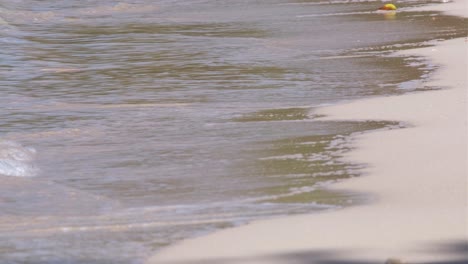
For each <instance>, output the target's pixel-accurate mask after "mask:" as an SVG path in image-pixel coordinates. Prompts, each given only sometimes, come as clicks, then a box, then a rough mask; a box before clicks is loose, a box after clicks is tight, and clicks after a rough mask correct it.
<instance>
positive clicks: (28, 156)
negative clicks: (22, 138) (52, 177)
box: [0, 140, 38, 177]
mask: <svg viewBox="0 0 468 264" xmlns="http://www.w3.org/2000/svg"><path fill="white" fill-rule="evenodd" d="M35 157H36V150H35V149H34V148H31V147H25V146H22V145H21V144H19V143H16V142H13V141H3V140H0V175H4V176H16V177H32V176H35V175H36V174H37V171H38V170H37V168H36V167H35V166H34V164H33V162H34V159H35Z"/></svg>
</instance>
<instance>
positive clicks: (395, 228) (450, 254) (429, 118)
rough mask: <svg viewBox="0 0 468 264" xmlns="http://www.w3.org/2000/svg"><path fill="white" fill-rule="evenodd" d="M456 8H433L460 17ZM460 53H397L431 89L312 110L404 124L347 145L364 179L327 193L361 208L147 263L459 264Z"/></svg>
mask: <svg viewBox="0 0 468 264" xmlns="http://www.w3.org/2000/svg"><path fill="white" fill-rule="evenodd" d="M466 4H467V2H466V1H464V0H461V1H456V2H454V3H447V4H440V5H437V9H444V10H448V11H449V12H450V14H456V15H463V16H465V17H466V16H467V15H468V11H467V9H466ZM454 10H456V11H454ZM454 12H455V13H454ZM467 48H468V42H467V41H466V39H454V40H449V41H443V42H440V43H439V44H437V45H436V46H434V47H429V48H422V49H417V50H411V51H405V52H404V53H405V54H412V55H419V56H425V57H429V58H430V59H431V60H432V62H433V63H434V64H435V65H439V66H440V68H439V69H438V70H437V71H436V73H435V74H434V75H433V76H432V79H431V81H430V82H428V83H424V85H425V86H426V87H434V88H442V89H440V90H434V91H426V92H418V93H411V94H406V95H402V96H391V97H381V98H372V99H366V100H359V101H355V102H351V103H346V104H342V105H337V106H331V107H325V108H323V109H320V110H319V113H320V114H324V115H326V117H325V118H324V119H327V120H391V121H400V122H404V123H405V124H406V125H407V127H406V128H402V129H393V130H384V131H382V130H381V131H375V132H371V133H365V134H362V135H358V136H356V138H355V141H354V144H355V149H354V150H353V151H351V152H350V153H349V154H348V156H347V157H346V159H349V160H350V161H352V162H358V163H364V164H367V165H368V167H367V169H366V171H365V174H364V175H363V176H361V177H357V178H354V179H351V180H346V181H343V182H340V183H338V184H335V185H333V187H332V188H336V189H340V190H345V191H352V192H359V193H363V194H366V195H369V196H370V197H372V198H371V201H370V202H369V203H368V204H364V205H359V206H353V207H349V208H345V209H342V210H337V211H331V212H322V213H317V214H310V215H299V216H291V217H284V218H278V219H271V220H264V221H257V222H253V223H250V224H248V225H245V226H241V227H237V228H231V229H225V230H222V231H219V232H215V233H213V234H210V235H207V236H204V237H200V238H195V239H189V240H185V241H182V242H180V243H178V244H175V245H173V246H170V247H168V248H165V249H163V250H161V251H160V252H158V253H157V254H156V255H155V256H153V257H152V258H151V259H149V260H148V263H157V264H169V263H174V264H175V263H229V264H231V263H288V264H294V263H301V264H305V263H308V264H309V263H363V264H364V263H385V262H386V261H387V260H388V259H390V258H393V259H395V261H394V262H392V263H466V262H464V261H467V257H466V251H465V250H466V248H464V247H466V243H467V237H468V231H467V219H468V214H467V212H468V207H467V201H468V199H467V189H468V184H467V164H468V159H467V146H468V144H467V135H468V129H467V122H468V119H467V99H468V98H467V74H468V71H467V62H468V56H467V55H468V53H467V51H468V49H467ZM397 259H398V261H397ZM399 261H401V262H399Z"/></svg>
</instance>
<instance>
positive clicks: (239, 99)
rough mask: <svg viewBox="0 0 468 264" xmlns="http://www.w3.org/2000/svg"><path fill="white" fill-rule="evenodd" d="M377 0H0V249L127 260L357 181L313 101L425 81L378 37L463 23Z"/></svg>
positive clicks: (336, 131)
mask: <svg viewBox="0 0 468 264" xmlns="http://www.w3.org/2000/svg"><path fill="white" fill-rule="evenodd" d="M430 2H436V1H418V0H415V1H405V2H404V3H401V9H400V11H399V12H398V13H397V14H391V13H378V12H374V11H373V10H375V9H376V7H377V6H378V5H379V4H381V2H380V1H351V2H350V1H339V0H337V1H285V0H277V1H210V0H204V1H202V0H200V1H195V0H194V1H177V0H172V1H169V0H168V1H147V0H139V1H128V2H118V3H116V2H115V1H108V0H102V1H81V0H80V1H77V0H76V1H75V0H68V1H34V0H13V1H11V0H10V1H0V34H1V36H2V37H1V38H0V42H1V47H2V48H1V49H0V58H1V61H0V95H1V96H0V113H1V115H0V179H1V182H2V183H1V184H0V190H1V191H0V236H1V239H0V257H1V259H2V261H4V262H7V263H142V262H143V260H144V258H145V257H146V256H148V255H149V254H151V253H152V252H154V251H155V250H157V249H158V248H160V247H161V246H164V245H168V244H170V243H173V242H174V241H178V240H180V239H183V238H186V237H190V236H194V235H199V234H202V233H205V232H210V231H213V230H215V229H218V228H224V227H228V226H233V225H238V224H242V223H245V222H247V221H250V220H252V219H258V218H263V217H269V216H277V215H287V214H294V213H309V212H315V211H318V210H330V209H336V208H339V207H342V206H348V205H352V204H355V203H359V202H362V201H363V200H365V199H367V198H366V196H365V195H363V194H353V193H335V192H330V191H327V190H326V189H325V188H323V187H324V186H326V185H328V184H332V183H333V182H335V181H338V180H344V179H346V178H349V177H355V176H358V175H359V173H360V168H362V166H363V164H348V163H345V162H343V161H342V160H340V157H341V156H342V155H343V153H345V152H346V151H348V150H349V149H350V148H351V147H352V142H350V140H349V137H350V135H352V134H353V133H360V132H362V131H366V130H370V129H381V128H384V127H398V126H399V124H396V123H381V122H324V121H319V120H317V118H316V116H315V115H314V114H313V110H314V109H315V108H316V107H319V106H322V105H327V104H334V103H337V102H340V101H345V100H352V99H356V98H362V97H366V96H379V95H390V94H401V93H405V92H413V91H416V90H424V89H432V88H433V87H424V78H426V77H427V76H428V74H429V73H430V72H431V70H432V69H433V66H432V65H429V64H428V63H427V62H426V61H424V59H421V58H401V57H394V56H391V53H392V52H393V51H395V50H399V49H406V48H412V47H419V46H425V45H429V44H430V41H431V40H434V39H445V38H452V37H457V36H465V35H466V29H465V28H466V23H465V22H464V21H463V20H461V19H458V18H455V17H447V16H441V15H439V14H437V13H430V12H423V13H421V12H410V11H407V10H406V9H405V8H407V7H410V6H414V5H420V4H425V3H430Z"/></svg>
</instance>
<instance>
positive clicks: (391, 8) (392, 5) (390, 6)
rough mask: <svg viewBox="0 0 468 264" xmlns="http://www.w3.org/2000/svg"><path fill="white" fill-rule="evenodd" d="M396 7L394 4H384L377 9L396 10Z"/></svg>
mask: <svg viewBox="0 0 468 264" xmlns="http://www.w3.org/2000/svg"><path fill="white" fill-rule="evenodd" d="M396 9H397V8H396V6H395V5H394V4H385V5H384V6H381V7H379V10H396Z"/></svg>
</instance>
